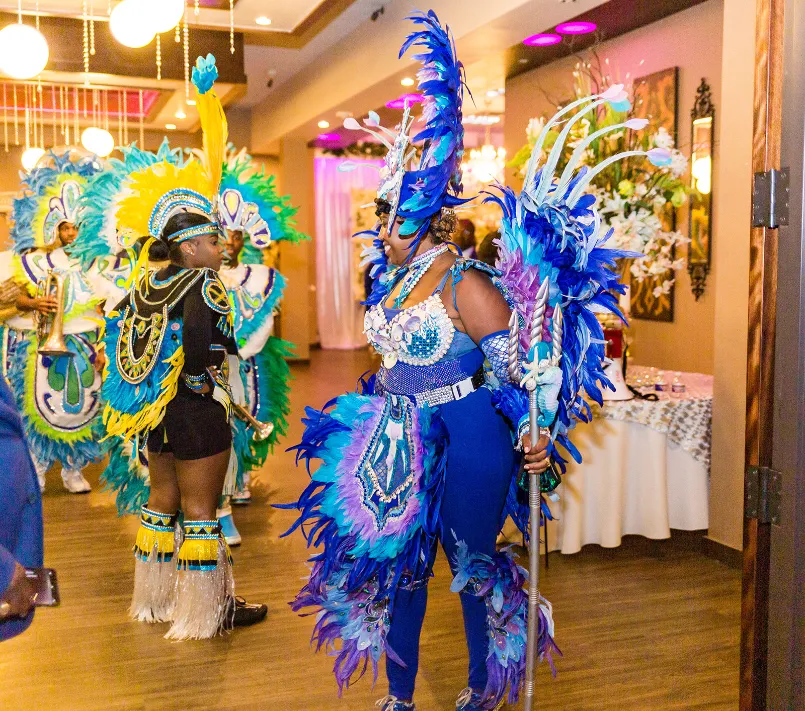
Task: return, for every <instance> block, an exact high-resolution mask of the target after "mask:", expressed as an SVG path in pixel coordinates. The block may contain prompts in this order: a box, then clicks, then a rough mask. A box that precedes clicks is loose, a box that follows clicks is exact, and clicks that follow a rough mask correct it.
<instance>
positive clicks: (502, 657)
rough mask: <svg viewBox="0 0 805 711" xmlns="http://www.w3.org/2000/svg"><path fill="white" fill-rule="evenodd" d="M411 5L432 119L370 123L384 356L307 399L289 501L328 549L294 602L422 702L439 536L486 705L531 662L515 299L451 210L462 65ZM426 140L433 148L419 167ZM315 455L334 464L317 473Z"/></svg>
mask: <svg viewBox="0 0 805 711" xmlns="http://www.w3.org/2000/svg"><path fill="white" fill-rule="evenodd" d="M410 19H411V20H412V21H413V22H414V23H415V24H416V25H417V26H418V27H417V29H416V31H414V32H413V33H412V34H411V35H410V36H409V37H408V38H407V40H406V42H405V44H404V45H403V47H402V50H401V52H400V54H401V55H402V54H403V53H405V52H406V51H407V50H408V49H409V48H410V47H417V48H419V49H420V50H421V53H420V54H418V55H417V59H419V60H420V61H422V62H423V67H422V69H421V70H420V72H419V89H420V91H421V92H422V93H423V94H424V95H425V101H424V105H423V112H424V119H425V128H424V129H423V130H422V131H421V132H420V133H419V134H418V135H417V136H415V137H414V138H413V139H411V138H409V136H408V129H409V127H410V124H411V122H412V120H411V117H410V115H409V111H408V109H407V108H406V110H405V112H404V117H403V120H402V123H401V125H400V127H399V130H398V131H396V132H393V131H389V130H387V129H383V128H382V127H379V126H378V122H377V117H376V115H371V117H370V119H369V120H368V121H367V122H366V124H367V126H369V127H370V130H372V131H373V132H374V133H375V134H376V135H377V136H378V137H379V138H381V140H383V141H384V143H386V145H387V146H388V148H389V153H388V156H387V158H386V165H385V167H384V168H383V170H382V171H381V183H380V188H379V190H378V196H377V200H376V203H377V212H378V216H379V218H380V222H379V225H378V228H377V231H376V232H375V236H376V238H377V239H376V240H375V244H376V247H377V250H376V254H375V255H374V257H375V258H374V260H373V261H374V262H375V264H376V268H375V276H376V277H377V278H376V280H375V288H374V291H373V293H372V295H371V298H370V299H369V309H368V311H367V314H366V320H365V332H366V335H367V338H368V340H369V342H370V343H371V344H372V345H373V346H374V348H375V349H376V350H377V352H378V353H380V354H381V355H382V366H381V368H380V371H379V372H378V373H377V375H376V376H373V377H372V378H371V379H370V380H369V381H368V382H366V383H364V388H363V392H362V393H361V394H347V395H343V396H341V397H339V398H337V399H336V400H334V401H332V402H330V403H328V405H327V406H325V408H324V410H322V411H319V410H314V409H312V408H310V409H308V410H307V415H306V419H305V425H306V430H305V434H304V439H303V441H302V443H301V444H299V445H298V446H297V448H296V449H297V452H298V456H299V458H301V459H305V460H306V461H307V465H308V470H309V471H311V479H312V481H311V483H310V485H309V486H308V487H307V489H306V490H305V491H304V493H303V494H302V496H301V498H300V499H299V501H298V502H297V503H296V504H294V505H292V506H291V507H289V508H296V509H298V510H299V511H300V516H299V519H298V521H297V522H296V524H295V525H294V527H293V528H292V529H291V530H295V529H296V528H300V530H302V531H303V532H304V535H305V536H306V537H307V540H308V543H309V544H310V545H311V546H322V551H321V552H320V553H318V554H317V555H315V556H314V557H313V558H312V561H313V571H312V574H311V576H310V579H309V581H308V583H307V584H306V585H305V586H304V588H303V589H302V591H301V592H300V593H299V594H298V596H297V597H296V600H295V601H294V603H293V608H294V609H295V610H303V609H306V608H313V610H314V611H318V613H319V615H318V617H317V622H316V626H315V630H314V638H315V639H316V642H317V645H318V647H319V648H321V647H324V648H326V649H328V650H331V649H334V648H337V652H336V654H337V659H336V662H335V670H334V671H335V674H336V678H337V681H338V685H339V688H341V689H343V687H344V686H348V684H349V682H350V680H351V678H352V677H353V675H354V674H355V673H356V672H358V673H359V674H360V673H362V672H363V671H364V670H365V669H366V667H367V665H368V664H369V663H371V664H372V666H373V670H374V674H375V676H376V675H377V664H378V661H379V659H380V657H381V655H382V654H383V653H386V655H387V661H386V673H387V676H388V682H389V693H388V695H387V696H386V697H385V698H383V699H381V700H380V701H379V702H378V706H380V707H381V708H382V709H383V711H402V710H408V709H413V708H414V701H413V697H414V684H415V680H416V674H417V665H418V657H419V637H420V630H421V627H422V622H423V619H424V615H425V607H426V602H427V585H428V581H429V578H430V577H431V576H432V565H433V561H434V557H435V553H436V546H437V543H441V545H442V547H443V548H444V550H445V552H446V554H447V557H448V559H449V561H450V566H451V569H452V572H453V574H454V576H455V577H454V580H453V584H452V586H451V587H452V589H453V590H454V591H456V592H459V593H460V597H461V603H462V608H463V614H464V624H465V631H466V637H467V646H468V651H469V672H468V684H467V688H466V689H464V691H462V692H461V693H460V694H459V697H458V702H457V708H459V709H464V710H465V711H467V710H471V709H473V710H474V709H482V708H483V709H488V708H495V707H497V706H499V705H500V704H502V702H503V700H504V698H506V696H507V692H508V698H509V700H511V701H514V700H516V699H517V696H518V692H519V688H520V684H521V680H522V677H523V670H524V663H525V651H524V647H525V630H526V625H525V616H526V602H527V600H526V595H525V593H524V592H523V589H522V586H523V582H524V580H525V571H523V570H522V569H521V568H520V567H519V566H517V565H516V564H515V562H514V561H513V559H512V557H511V556H510V554H509V553H507V552H497V551H496V548H495V539H496V536H497V534H498V532H499V530H500V527H501V524H502V521H503V519H504V516H505V511H506V508H507V506H506V504H507V499H508V500H509V501H513V500H514V499H515V498H516V497H515V496H514V492H515V487H516V484H515V483H514V480H515V477H514V473H515V472H516V469H517V466H518V464H519V462H518V461H517V457H516V454H515V447H514V445H515V437H514V434H513V427H512V423H511V422H510V421H509V420H508V419H507V418H506V417H505V416H504V415H503V414H502V413H501V412H500V410H499V408H496V407H495V406H494V405H493V400H494V398H495V395H494V393H493V388H492V385H491V384H490V383H487V382H486V381H485V377H484V361H485V360H488V361H489V363H490V364H491V366H492V368H493V370H494V373H495V375H496V377H497V379H498V380H499V382H500V383H508V382H509V374H508V369H507V340H508V339H507V336H508V331H507V324H508V322H509V319H510V316H511V305H510V303H508V301H507V293H506V290H505V289H504V288H503V286H502V285H501V283H500V282H499V280H498V278H497V277H498V273H497V272H496V271H495V270H493V269H490V268H488V267H486V266H485V265H483V264H481V263H480V262H476V261H473V260H468V259H464V258H462V257H461V256H460V255H458V254H457V253H456V251H455V250H454V249H451V247H450V246H449V244H448V240H449V239H450V235H451V233H452V232H453V230H454V229H455V213H454V212H453V208H454V207H456V206H458V205H460V204H462V203H463V202H464V201H463V200H462V199H461V197H460V195H461V173H460V164H461V156H462V153H463V142H462V139H463V129H462V126H461V98H462V92H463V87H464V78H463V68H462V66H461V64H460V63H459V62H458V61H457V59H456V56H455V48H454V44H453V41H452V38H451V36H450V35H449V33H448V31H447V30H446V29H445V28H443V27H442V26H441V25H440V24H439V21H438V19H437V17H436V16H435V14H434V13H433V12H430V13H428V14H427V15H425V14H416V15H414V16H412V17H411V18H410ZM346 125H347V127H352V128H354V127H356V126H357V122H355V121H351V122H348V123H347V124H346ZM375 129H376V130H375ZM412 141H413V142H417V141H422V142H424V143H425V147H424V151H423V155H422V158H421V160H420V161H419V164H418V165H417V166H416V167H415V168H412V169H409V167H408V166H409V163H410V159H411V154H412V152H413V151H412V148H411V147H412ZM514 424H515V425H516V424H517V421H515V423H514ZM527 437H528V433H526V432H524V433H523V438H524V440H527ZM546 445H547V440H544V441H543V442H542V443H541V446H540V447H538V448H535V450H534V451H533V452H528V453H527V455H526V459H527V461H528V464H527V466H528V467H529V468H533V469H535V470H536V471H540V472H541V471H543V470H544V469H546V468H547V466H548V465H547V453H546V451H545V446H546ZM527 449H528V448H527ZM314 459H318V460H320V461H321V464H320V466H319V467H318V468H317V469H315V471H312V470H311V463H312V460H314ZM542 612H543V616H544V618H543V621H544V624H543V636H542V638H541V640H540V652H541V653H542V654H544V655H547V656H548V657H549V656H550V652H551V649H552V648H553V646H554V645H553V640H552V638H551V636H550V632H551V631H552V622H551V620H550V610H549V607H548V606H547V603H546V604H545V605H544V606H543V610H542ZM338 640H340V644H339V645H336V642H337V641H338Z"/></svg>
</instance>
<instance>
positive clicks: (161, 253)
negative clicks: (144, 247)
mask: <svg viewBox="0 0 805 711" xmlns="http://www.w3.org/2000/svg"><path fill="white" fill-rule="evenodd" d="M169 255H170V248H169V247H168V245H167V243H166V242H163V241H162V240H161V239H156V240H154V241H153V242H151V248H150V249H149V250H148V259H150V260H152V261H154V262H164V261H165V260H166V259H167V258H168V256H169Z"/></svg>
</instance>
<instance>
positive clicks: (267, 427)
mask: <svg viewBox="0 0 805 711" xmlns="http://www.w3.org/2000/svg"><path fill="white" fill-rule="evenodd" d="M232 411H233V412H234V413H235V417H237V418H238V419H239V420H243V421H244V422H245V423H246V424H247V425H249V427H251V428H252V429H253V430H254V434H253V435H252V439H253V440H254V441H255V442H262V441H264V440H267V439H268V438H269V437H270V436H271V433H272V432H273V431H274V423H272V422H260V421H259V420H258V419H256V418H255V417H254V415H252V413H251V412H249V411H248V410H247V409H246V408H245V407H243V405H236V404H235V403H232Z"/></svg>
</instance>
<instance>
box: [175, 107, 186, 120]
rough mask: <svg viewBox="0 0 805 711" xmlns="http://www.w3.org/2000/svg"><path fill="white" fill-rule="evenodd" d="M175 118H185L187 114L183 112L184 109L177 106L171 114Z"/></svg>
mask: <svg viewBox="0 0 805 711" xmlns="http://www.w3.org/2000/svg"><path fill="white" fill-rule="evenodd" d="M173 115H174V116H175V117H176V118H177V119H186V118H187V114H186V113H185V112H184V109H182V108H179V109H178V110H177V111H176V113H175V114H173Z"/></svg>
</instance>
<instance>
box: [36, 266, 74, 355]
mask: <svg viewBox="0 0 805 711" xmlns="http://www.w3.org/2000/svg"><path fill="white" fill-rule="evenodd" d="M36 298H37V299H42V298H53V299H54V300H55V301H56V313H55V314H43V313H40V312H39V311H35V312H34V323H35V324H36V335H37V337H38V338H39V342H40V343H41V344H42V345H41V346H40V347H39V354H40V355H47V356H65V357H67V358H72V356H73V354H72V352H71V351H70V349H69V348H67V344H66V343H65V342H64V277H63V276H62V275H61V274H57V273H56V272H54V271H53V270H52V269H51V270H49V271H48V273H47V276H45V277H44V279H40V280H39V283H38V284H37V286H36Z"/></svg>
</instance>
